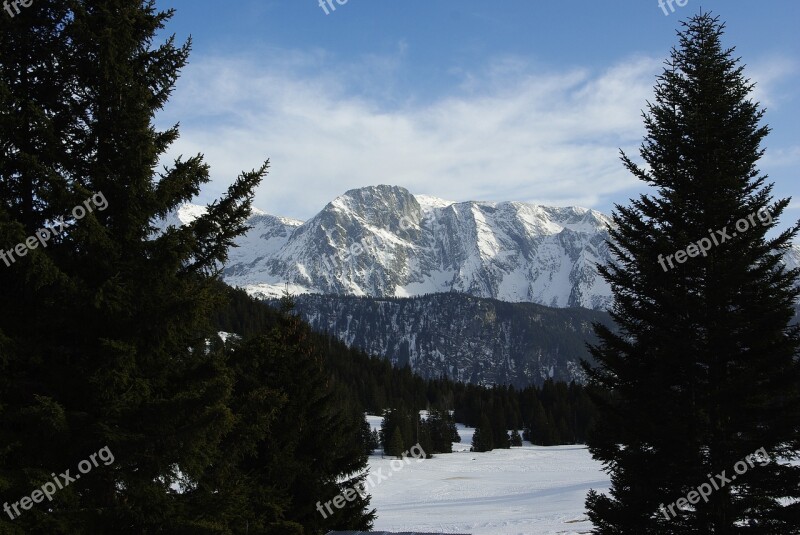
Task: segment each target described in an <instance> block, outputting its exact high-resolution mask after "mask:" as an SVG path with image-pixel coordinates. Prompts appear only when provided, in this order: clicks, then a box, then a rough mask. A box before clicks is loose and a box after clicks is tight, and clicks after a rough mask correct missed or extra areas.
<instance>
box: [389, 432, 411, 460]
mask: <svg viewBox="0 0 800 535" xmlns="http://www.w3.org/2000/svg"><path fill="white" fill-rule="evenodd" d="M405 451H406V449H405V445H404V442H403V432H402V431H400V429H395V431H394V433H392V439H391V442H390V443H389V449H387V450H386V454H387V455H391V456H392V457H397V458H398V459H402V458H403V452H405Z"/></svg>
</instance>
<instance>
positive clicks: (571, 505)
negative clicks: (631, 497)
mask: <svg viewBox="0 0 800 535" xmlns="http://www.w3.org/2000/svg"><path fill="white" fill-rule="evenodd" d="M368 418H369V421H370V423H371V424H372V426H373V427H377V428H380V422H381V418H380V417H377V416H370V417H368ZM458 430H459V434H460V435H461V443H460V444H453V451H454V453H451V454H441V455H436V456H435V458H433V459H428V460H424V461H421V462H417V461H416V460H411V462H410V464H405V463H403V466H402V468H399V469H397V468H398V467H399V465H400V463H398V462H397V461H395V464H394V469H393V467H392V464H391V459H390V458H385V459H382V458H381V456H380V454H377V455H372V456H371V458H370V462H369V464H370V471H371V472H372V473H376V472H377V471H378V470H381V469H382V474H383V475H384V476H387V477H388V479H384V480H383V481H381V482H379V483H377V484H376V485H375V486H373V487H371V488H370V489H369V490H368V492H369V493H370V494H371V495H372V503H371V506H372V507H375V508H376V509H377V513H378V518H377V519H376V521H375V529H383V530H389V531H439V532H442V533H471V534H472V535H544V534H556V533H558V534H563V535H566V534H581V533H589V532H590V530H591V523H590V522H589V521H588V518H587V516H586V512H585V508H584V505H583V503H584V499H585V498H586V493H587V492H588V491H589V489H592V488H593V489H596V490H598V491H601V492H605V491H606V490H607V489H608V487H609V479H608V476H606V474H604V473H603V472H602V471H601V469H600V463H598V462H595V461H594V460H592V458H591V456H590V455H589V452H588V450H587V449H586V448H585V447H584V446H554V447H539V446H531V445H529V444H527V443H526V445H525V446H523V447H521V448H511V449H510V450H494V451H491V452H488V453H470V452H469V447H470V444H471V442H472V433H473V429H467V428H465V427H464V426H463V425H460V424H459V425H458ZM375 479H377V478H375Z"/></svg>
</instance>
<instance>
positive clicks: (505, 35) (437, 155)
mask: <svg viewBox="0 0 800 535" xmlns="http://www.w3.org/2000/svg"><path fill="white" fill-rule="evenodd" d="M318 1H319V0H233V1H231V2H227V3H222V2H219V1H213V2H212V1H210V0H157V6H158V7H159V8H160V9H167V8H175V10H176V13H175V16H174V18H173V19H172V20H171V21H170V23H169V24H168V27H167V31H166V33H175V34H176V35H177V37H178V39H179V40H180V41H183V40H185V39H186V38H187V37H188V36H189V35H191V36H192V38H193V41H194V44H193V53H192V56H191V58H190V64H189V65H188V66H187V67H186V69H184V71H183V73H182V76H181V78H180V80H179V81H178V85H177V89H176V91H175V94H174V95H173V98H172V100H171V101H170V103H169V104H168V106H167V108H166V109H165V110H164V111H163V112H162V113H161V114H160V115H159V116H158V117H157V121H158V124H159V125H161V126H165V125H167V124H173V123H175V122H180V123H181V134H182V136H181V139H180V141H179V142H177V143H176V144H175V146H174V147H173V148H172V150H171V151H170V153H169V157H170V158H173V157H175V156H177V155H179V154H184V155H190V154H195V153H198V152H201V153H203V154H205V156H206V160H207V162H208V163H209V164H210V165H211V173H212V177H213V182H212V184H209V185H208V187H206V188H205V189H204V191H203V193H202V195H201V197H200V198H199V199H197V201H198V202H200V203H205V202H208V201H210V200H212V199H213V198H214V197H216V196H218V195H219V193H220V192H221V191H223V190H224V189H225V188H226V186H227V184H229V183H230V181H231V180H232V179H233V178H234V177H235V176H236V175H237V174H238V173H239V172H240V171H241V170H243V169H252V168H254V167H257V166H258V165H259V164H260V162H262V161H263V160H265V159H267V158H270V159H271V162H272V169H271V172H270V175H269V176H268V177H267V178H266V180H265V181H264V183H263V184H262V186H261V187H260V188H259V190H258V193H257V195H256V201H255V205H256V206H257V207H259V208H261V209H263V210H265V211H267V212H269V213H272V214H276V215H283V216H289V217H295V218H298V219H307V218H309V217H311V216H312V215H314V214H315V213H316V212H318V211H319V210H320V209H322V207H323V206H324V205H325V204H326V203H327V202H329V201H330V200H332V199H334V198H335V197H336V196H338V195H340V194H342V193H344V192H345V191H346V190H348V189H352V188H356V187H361V186H367V185H374V184H393V185H399V186H403V187H406V188H408V189H409V190H410V191H411V192H412V193H423V194H429V195H434V196H438V197H442V198H445V199H449V200H453V201H466V200H489V201H504V200H513V201H525V202H533V203H541V204H549V205H560V206H563V205H580V206H586V207H590V208H595V209H598V210H602V211H605V212H609V211H610V210H611V208H612V206H613V205H614V204H615V203H622V204H625V203H626V202H627V200H628V199H629V198H630V197H632V196H635V195H636V194H638V193H639V192H642V191H645V190H644V188H643V187H642V185H641V184H640V183H638V182H637V181H636V180H635V179H634V178H633V177H631V176H630V175H629V174H628V173H627V172H626V171H625V170H624V169H623V168H622V165H621V163H620V162H619V158H618V149H620V148H621V149H623V150H625V151H626V152H628V153H629V154H632V155H636V154H637V150H638V146H639V144H640V143H641V139H642V136H643V134H644V129H643V127H642V120H641V111H642V109H644V107H645V106H646V102H647V100H648V99H650V98H651V96H652V87H653V84H654V82H655V77H656V75H658V74H659V73H660V72H661V69H662V66H663V61H664V60H665V59H666V58H667V57H668V55H669V51H670V48H671V47H672V46H674V45H675V44H676V43H677V38H676V35H675V32H676V30H677V29H678V28H679V26H680V22H681V21H682V20H686V19H687V18H688V17H691V16H692V15H694V14H696V13H698V12H699V10H700V8H701V5H702V9H703V10H705V11H712V12H714V13H715V14H717V15H719V16H720V17H721V19H722V20H724V21H726V24H727V33H726V36H725V43H726V45H728V46H735V47H736V53H737V55H738V56H741V57H742V61H743V63H745V64H746V65H747V68H746V71H745V72H746V75H747V76H748V77H749V78H751V79H752V80H753V81H755V82H757V84H758V86H757V89H756V92H755V94H754V98H755V99H756V100H758V101H760V102H761V103H762V105H763V106H764V107H766V108H767V115H766V120H765V121H766V123H767V124H769V125H770V127H771V128H772V130H773V132H772V134H771V135H770V136H769V137H768V138H767V140H766V143H765V147H766V148H767V155H766V156H765V158H764V159H763V160H762V162H761V165H760V168H761V169H762V171H763V172H765V173H768V174H769V175H770V179H771V180H772V181H774V182H775V183H776V188H775V193H776V195H778V196H792V197H794V198H795V200H794V202H793V205H792V211H791V212H790V213H789V214H787V215H789V216H791V218H792V219H797V218H798V217H800V185H798V184H800V183H799V182H798V180H797V171H798V169H800V60H798V58H800V39H799V38H798V36H797V28H798V26H800V2H797V0H767V1H764V2H759V3H755V2H750V1H744V0H705V1H704V2H702V4H701V3H700V2H699V1H698V0H688V2H687V4H686V5H685V6H684V7H681V6H679V5H677V3H674V4H673V7H674V12H672V11H671V10H670V8H669V7H665V9H666V11H667V13H668V14H666V15H665V12H664V10H662V8H661V7H659V4H658V0H613V1H612V0H606V1H588V0H587V1H583V0H582V1H577V0H573V1H569V0H566V1H563V2H556V1H550V2H544V1H539V0H527V1H523V0H499V1H498V0H496V1H495V2H478V1H474V0H461V1H455V0H402V1H401V0H395V1H390V0H347V1H346V2H345V3H344V4H343V5H339V4H338V3H337V0H333V4H334V6H335V10H331V9H330V8H327V11H328V13H327V14H326V12H325V10H324V9H323V8H321V7H320V5H319V3H318ZM682 1H686V0H682Z"/></svg>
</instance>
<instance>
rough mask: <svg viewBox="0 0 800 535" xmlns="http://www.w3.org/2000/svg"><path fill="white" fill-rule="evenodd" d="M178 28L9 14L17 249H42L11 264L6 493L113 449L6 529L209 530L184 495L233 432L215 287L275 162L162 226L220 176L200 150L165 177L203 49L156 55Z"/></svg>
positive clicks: (7, 128) (161, 17)
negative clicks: (182, 221)
mask: <svg viewBox="0 0 800 535" xmlns="http://www.w3.org/2000/svg"><path fill="white" fill-rule="evenodd" d="M170 16H171V13H159V12H157V11H156V10H155V7H154V2H142V1H134V0H103V1H100V0H75V1H71V2H61V1H57V0H41V1H37V2H34V3H33V4H32V5H31V6H29V7H26V8H25V9H24V10H22V12H21V13H20V15H18V16H17V17H15V18H14V19H13V20H12V19H10V18H8V17H0V47H2V50H3V53H2V56H0V110H2V111H0V147H2V149H1V150H0V199H1V200H2V202H0V248H2V249H3V250H9V249H10V248H13V247H14V246H15V245H16V244H18V243H24V242H26V241H27V238H28V237H29V236H35V235H37V232H38V233H39V234H38V235H39V236H41V237H42V241H41V242H40V245H38V246H37V247H36V248H35V249H32V250H30V251H29V252H26V254H25V255H24V256H23V255H20V256H19V258H15V259H14V261H13V262H10V263H9V264H10V265H8V266H5V265H0V295H2V296H3V301H4V302H3V306H2V307H0V355H1V356H0V368H1V369H0V429H1V430H2V432H0V492H2V494H3V495H4V496H13V495H16V496H23V495H26V494H28V493H30V492H31V489H34V488H38V487H39V486H41V485H42V484H43V483H44V482H46V481H48V480H50V479H51V476H50V474H51V472H59V473H60V472H62V471H64V470H66V469H70V468H71V469H72V472H73V473H74V472H75V467H76V465H77V463H78V462H80V461H81V460H84V459H88V458H89V456H90V455H91V454H92V453H94V452H97V451H98V450H100V449H101V448H104V447H106V446H107V447H108V448H109V450H110V451H111V452H113V455H114V463H113V464H112V465H110V466H100V467H97V468H95V469H94V470H92V472H91V473H89V474H86V475H84V476H83V477H81V478H80V479H79V480H76V481H74V482H73V483H72V484H70V485H69V486H68V487H66V488H64V489H63V490H59V492H58V493H57V494H56V495H54V497H53V501H52V502H48V503H47V505H46V506H42V507H35V508H33V509H32V510H30V511H27V512H26V513H25V514H23V515H22V516H20V517H19V518H18V519H16V520H14V521H9V520H8V518H7V517H6V516H5V515H3V517H2V518H0V529H3V530H6V528H8V529H9V530H12V531H13V530H18V531H24V532H28V533H70V534H79V533H123V534H124V533H144V532H155V531H162V532H164V531H169V532H180V531H181V530H184V529H192V528H191V527H192V526H193V525H194V524H193V520H192V519H191V518H189V516H188V515H183V513H182V500H181V498H179V496H178V495H177V494H176V493H175V492H174V491H172V490H171V487H172V486H173V485H176V484H180V483H182V482H183V481H185V480H188V481H191V480H194V479H196V478H199V477H200V476H201V474H202V473H203V471H204V469H205V467H206V466H207V465H208V463H209V462H210V460H211V459H213V458H214V457H215V456H216V455H217V454H218V445H219V442H220V440H221V438H222V436H224V434H225V433H227V432H229V431H230V430H231V429H232V427H233V425H234V421H233V416H232V414H231V410H230V408H229V407H228V402H229V400H230V396H231V392H232V388H233V384H232V377H231V375H230V374H229V373H228V372H227V370H226V368H225V362H224V355H223V354H222V352H221V350H220V349H219V348H218V347H214V346H213V345H212V347H209V345H208V343H209V341H210V340H211V339H212V338H214V337H215V336H216V335H215V333H214V331H213V329H212V328H211V323H210V317H211V312H212V311H213V310H214V309H215V308H217V307H219V306H220V305H221V304H222V302H223V301H222V299H223V296H222V293H221V292H220V291H219V287H218V285H217V284H216V282H215V280H214V277H215V276H216V275H217V273H218V272H219V268H220V266H221V265H222V263H223V262H224V261H225V260H226V255H227V249H228V247H229V246H230V244H231V242H232V240H233V239H234V238H235V237H237V236H238V235H240V234H242V233H243V232H244V230H245V227H244V221H245V218H246V217H247V216H248V215H249V212H250V200H251V198H252V192H253V189H254V188H255V187H256V185H257V184H258V183H259V182H260V180H261V179H262V177H263V176H264V174H265V173H266V165H264V166H263V167H261V168H259V169H257V170H255V171H253V172H250V173H244V174H243V175H242V176H240V177H239V178H238V179H237V180H236V181H235V182H234V184H233V185H232V186H231V187H230V188H229V190H228V192H227V194H226V195H224V196H223V197H222V198H221V199H220V200H219V201H218V202H214V203H212V204H211V205H209V207H208V210H207V212H206V213H205V214H204V215H202V216H200V217H199V218H198V219H197V220H195V221H194V222H193V223H191V224H189V225H186V226H185V227H182V228H179V229H176V228H169V229H167V230H165V231H163V232H155V230H156V229H155V226H154V224H155V222H156V221H157V220H158V219H159V218H161V217H163V216H165V215H166V214H168V213H170V212H171V211H173V210H175V209H176V208H177V207H179V206H180V205H181V204H182V203H184V202H187V201H190V200H192V199H193V198H194V197H195V196H196V195H197V194H198V192H199V191H200V187H201V185H202V184H204V183H206V182H208V180H209V176H208V167H207V166H206V165H205V164H204V163H203V160H202V157H201V156H199V155H198V156H194V157H191V158H188V159H179V160H178V161H176V162H175V163H174V165H172V166H170V167H169V168H167V169H163V170H160V171H157V170H156V167H157V165H158V161H159V158H160V157H161V156H162V155H163V154H164V153H165V151H166V150H167V149H168V147H169V146H170V144H171V143H173V142H174V141H175V140H176V139H177V137H178V130H177V127H173V128H169V129H167V130H165V131H158V130H156V129H155V128H154V126H153V122H152V120H153V116H154V114H155V113H156V112H158V111H159V110H160V109H161V108H162V107H163V106H164V104H165V103H166V101H167V98H168V96H169V95H170V93H171V91H172V89H173V86H174V83H175V81H176V79H177V77H178V73H179V71H180V69H181V68H182V67H183V66H184V65H185V64H186V61H187V57H188V54H189V45H188V44H186V45H184V46H176V45H175V44H174V41H173V40H172V39H169V38H168V39H167V40H166V42H165V43H163V44H161V45H160V46H155V45H153V41H154V39H155V37H156V35H157V33H158V32H159V31H160V30H161V29H162V28H163V27H164V23H165V22H166V21H167V20H168V19H169V18H170ZM62 217H63V218H64V224H63V225H62V224H60V223H57V222H58V221H60V220H61V218H62ZM54 222H56V223H54ZM40 229H48V230H46V231H42V230H40ZM45 236H47V238H49V239H48V240H47V241H45ZM273 401H275V400H273Z"/></svg>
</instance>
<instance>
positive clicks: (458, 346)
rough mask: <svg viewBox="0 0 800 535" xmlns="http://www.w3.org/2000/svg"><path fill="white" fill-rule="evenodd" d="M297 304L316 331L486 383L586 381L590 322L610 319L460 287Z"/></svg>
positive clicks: (398, 360) (424, 369)
mask: <svg viewBox="0 0 800 535" xmlns="http://www.w3.org/2000/svg"><path fill="white" fill-rule="evenodd" d="M270 303H272V304H273V305H276V304H277V302H276V301H275V300H272V301H270ZM295 310H296V312H297V313H299V314H300V315H301V317H303V318H304V319H305V320H306V321H307V322H309V323H310V324H311V326H312V327H313V328H314V329H315V330H317V331H320V332H328V333H330V334H332V335H334V336H335V337H336V338H339V339H340V340H343V341H344V342H345V343H346V344H347V345H348V346H350V347H356V348H359V349H362V350H363V351H365V352H367V353H370V354H373V355H384V356H385V357H386V358H387V359H389V360H391V361H392V363H393V364H395V365H396V366H405V365H409V366H411V368H412V369H413V370H414V371H416V372H417V373H419V374H421V375H422V376H424V377H429V378H434V377H439V376H442V375H446V376H447V377H450V378H451V379H457V380H461V381H465V382H471V383H480V384H489V385H491V384H513V385H516V386H526V385H530V384H541V383H542V382H544V380H545V379H547V378H553V379H556V380H562V381H572V380H575V381H578V382H583V381H584V379H585V376H584V373H583V371H582V369H581V367H580V364H579V363H580V360H581V359H588V360H591V357H590V355H589V352H588V350H587V348H586V342H587V341H588V342H594V341H595V337H594V334H593V331H592V323H593V322H601V323H603V324H606V325H609V326H611V319H610V317H609V315H608V313H606V312H602V311H593V310H587V309H585V308H560V309H559V308H552V307H545V306H542V305H537V304H534V303H507V302H504V301H497V300H494V299H484V298H478V297H473V296H470V295H466V294H457V293H449V294H435V295H429V296H424V297H415V298H409V299H402V298H365V297H353V296H346V297H341V296H331V295H327V296H323V295H314V294H307V295H301V296H297V297H296V298H295Z"/></svg>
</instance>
